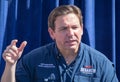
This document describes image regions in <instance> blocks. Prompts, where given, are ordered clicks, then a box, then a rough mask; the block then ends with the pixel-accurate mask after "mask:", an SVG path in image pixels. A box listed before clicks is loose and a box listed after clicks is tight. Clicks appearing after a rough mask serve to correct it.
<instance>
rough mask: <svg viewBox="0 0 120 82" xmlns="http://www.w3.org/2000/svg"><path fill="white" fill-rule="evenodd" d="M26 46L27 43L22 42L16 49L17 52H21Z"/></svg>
mask: <svg viewBox="0 0 120 82" xmlns="http://www.w3.org/2000/svg"><path fill="white" fill-rule="evenodd" d="M26 45H27V41H24V42H22V44H21V45H20V47H19V48H18V50H19V51H23V50H24V48H25V46H26Z"/></svg>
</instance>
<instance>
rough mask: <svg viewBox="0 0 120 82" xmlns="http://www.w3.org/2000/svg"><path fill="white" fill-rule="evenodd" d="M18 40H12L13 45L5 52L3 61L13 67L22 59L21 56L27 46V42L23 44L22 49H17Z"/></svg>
mask: <svg viewBox="0 0 120 82" xmlns="http://www.w3.org/2000/svg"><path fill="white" fill-rule="evenodd" d="M17 42H18V40H12V42H11V44H10V45H9V46H7V48H6V49H5V50H4V52H3V59H4V60H5V61H6V63H7V64H9V65H13V64H15V63H16V62H17V60H18V59H19V58H20V57H21V54H22V52H23V50H24V48H25V46H26V44H27V42H26V41H24V42H22V43H21V45H20V47H16V43H17Z"/></svg>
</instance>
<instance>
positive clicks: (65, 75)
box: [2, 5, 118, 82]
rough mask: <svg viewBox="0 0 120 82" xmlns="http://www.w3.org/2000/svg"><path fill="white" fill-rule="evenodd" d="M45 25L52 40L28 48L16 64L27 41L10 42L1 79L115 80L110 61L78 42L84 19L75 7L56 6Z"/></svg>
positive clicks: (51, 81) (46, 81)
mask: <svg viewBox="0 0 120 82" xmlns="http://www.w3.org/2000/svg"><path fill="white" fill-rule="evenodd" d="M48 27H49V28H48V32H49V34H50V36H51V38H52V39H53V40H54V41H55V42H53V43H50V44H47V45H45V46H43V47H40V48H37V49H35V50H33V51H31V52H30V53H28V54H27V55H25V56H24V57H22V58H21V59H20V61H19V62H18V64H17V61H18V59H19V58H20V56H21V54H22V52H23V50H24V47H25V46H26V44H27V42H26V41H24V42H23V43H22V44H21V45H20V47H19V48H17V47H16V43H17V40H13V41H12V42H11V44H10V45H9V46H8V47H7V48H6V50H5V51H4V53H3V58H4V60H5V61H6V67H5V70H4V73H3V76H2V82H118V79H117V77H116V73H115V69H114V68H113V65H112V63H111V62H110V61H109V60H108V59H107V58H106V57H105V56H104V55H103V54H102V53H100V52H98V51H97V50H95V49H92V48H90V47H89V46H87V45H85V44H84V43H82V42H81V37H82V35H83V22H82V14H81V11H80V9H79V8H78V7H76V6H73V5H63V6H59V7H57V8H55V9H54V10H53V11H52V12H51V13H50V15H49V18H48ZM16 64H17V65H16ZM16 66H17V67H16Z"/></svg>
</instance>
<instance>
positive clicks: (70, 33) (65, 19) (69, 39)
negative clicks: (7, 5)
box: [49, 13, 83, 59]
mask: <svg viewBox="0 0 120 82" xmlns="http://www.w3.org/2000/svg"><path fill="white" fill-rule="evenodd" d="M49 33H50V36H51V38H52V39H54V40H55V41H56V44H57V47H58V49H59V50H60V52H61V53H62V55H63V56H64V58H65V59H66V58H68V57H70V55H71V56H74V55H76V54H77V51H78V48H79V44H80V42H81V37H82V35H83V26H82V25H81V24H80V21H79V19H78V17H77V16H76V15H75V14H74V13H70V14H67V15H62V16H58V17H57V18H56V21H55V30H54V31H53V30H52V29H51V28H49Z"/></svg>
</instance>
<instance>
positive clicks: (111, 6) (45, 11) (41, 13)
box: [0, 0, 120, 80]
mask: <svg viewBox="0 0 120 82" xmlns="http://www.w3.org/2000/svg"><path fill="white" fill-rule="evenodd" d="M65 4H71V5H76V6H78V7H79V8H80V9H81V10H82V14H83V23H84V35H83V39H82V41H83V42H84V43H86V44H88V45H90V46H91V47H93V48H95V49H97V50H99V51H100V52H102V53H104V54H105V55H106V56H107V57H108V58H109V59H110V60H111V61H112V62H113V63H114V65H115V67H116V72H117V76H118V78H119V80H120V69H119V68H120V64H119V61H120V52H119V51H120V47H119V46H120V35H119V33H120V23H119V21H120V5H119V4H120V0H0V77H1V75H2V73H3V70H4V65H5V62H4V61H3V59H2V52H3V50H4V49H5V48H6V46H7V45H9V44H10V42H11V40H13V39H18V40H19V42H18V45H17V46H19V45H20V43H21V42H22V41H24V40H26V41H27V42H28V45H27V47H26V48H25V50H24V53H23V55H24V54H26V53H28V52H29V51H31V50H33V49H34V48H37V47H39V46H42V45H45V44H47V43H50V42H52V40H51V38H50V36H49V34H48V31H47V29H48V26H47V18H48V15H49V13H50V12H51V10H52V9H54V8H55V7H57V6H59V5H65Z"/></svg>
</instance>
